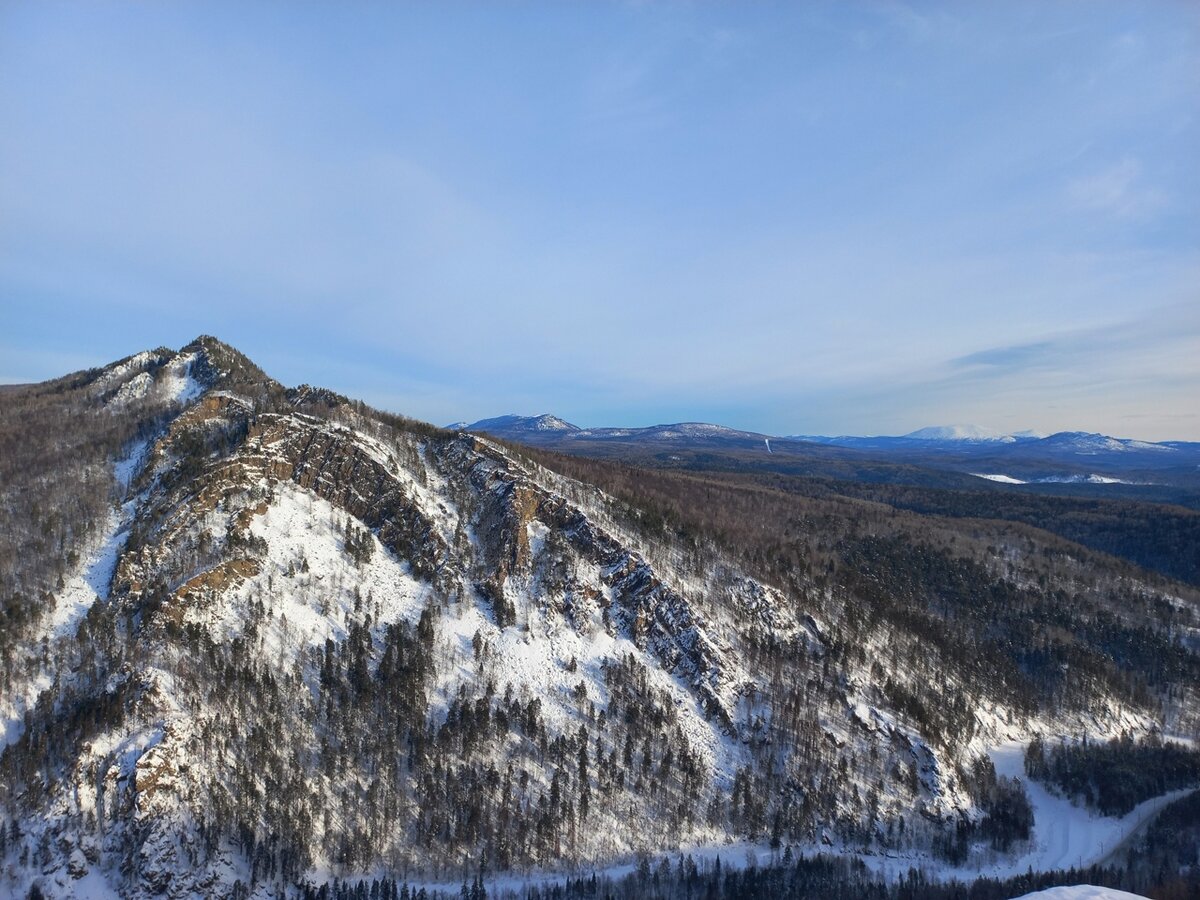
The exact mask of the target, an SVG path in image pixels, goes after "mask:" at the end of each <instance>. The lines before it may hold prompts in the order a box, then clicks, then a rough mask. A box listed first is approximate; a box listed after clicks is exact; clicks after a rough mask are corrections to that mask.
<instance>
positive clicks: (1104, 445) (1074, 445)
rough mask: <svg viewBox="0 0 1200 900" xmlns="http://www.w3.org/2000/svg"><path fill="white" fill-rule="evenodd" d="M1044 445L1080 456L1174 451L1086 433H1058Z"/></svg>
mask: <svg viewBox="0 0 1200 900" xmlns="http://www.w3.org/2000/svg"><path fill="white" fill-rule="evenodd" d="M1045 443H1046V444H1047V445H1053V446H1055V447H1059V448H1062V449H1064V450H1071V451H1073V452H1075V453H1082V454H1093V453H1120V452H1122V451H1129V450H1164V451H1170V450H1174V449H1176V448H1175V447H1172V446H1170V445H1169V444H1152V443H1150V442H1148V441H1135V440H1131V439H1128V438H1115V437H1109V436H1108V435H1106V434H1096V433H1090V432H1086V431H1060V432H1058V433H1057V434H1052V435H1050V436H1049V437H1048V438H1045Z"/></svg>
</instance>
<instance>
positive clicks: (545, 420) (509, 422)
mask: <svg viewBox="0 0 1200 900" xmlns="http://www.w3.org/2000/svg"><path fill="white" fill-rule="evenodd" d="M450 428H451V429H453V430H458V431H501V432H515V431H525V432H528V431H538V432H545V431H561V432H565V431H579V426H578V425H572V424H571V423H570V422H567V421H565V420H564V419H560V418H559V417H558V416H552V415H550V414H549V413H542V415H540V416H516V415H510V416H496V417H495V418H493V419H480V420H479V421H478V422H472V423H471V424H469V425H468V424H466V423H463V422H457V423H455V424H454V425H451V426H450Z"/></svg>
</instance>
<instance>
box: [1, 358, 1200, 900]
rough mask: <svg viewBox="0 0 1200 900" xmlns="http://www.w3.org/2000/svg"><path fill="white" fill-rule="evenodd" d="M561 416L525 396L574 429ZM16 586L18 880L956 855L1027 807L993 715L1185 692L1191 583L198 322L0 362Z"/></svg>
mask: <svg viewBox="0 0 1200 900" xmlns="http://www.w3.org/2000/svg"><path fill="white" fill-rule="evenodd" d="M539 420H540V421H543V422H546V421H547V417H537V418H536V419H534V420H533V422H534V423H536V422H537V421H539ZM555 423H560V424H555ZM547 424H548V425H549V427H546V428H539V427H538V426H537V425H536V424H531V423H530V422H529V420H524V421H521V420H518V421H515V422H514V421H513V420H511V419H509V420H508V425H507V426H506V427H509V428H516V429H520V428H524V429H525V430H524V431H523V432H522V433H525V434H547V433H554V434H559V435H563V436H570V435H581V434H582V433H583V432H584V431H585V430H584V429H578V430H573V429H572V428H570V427H561V426H565V425H566V423H561V422H560V420H553V421H551V422H548V423H547ZM601 431H604V432H606V433H607V432H609V431H612V430H601ZM633 431H635V432H645V433H644V434H642V433H639V434H637V435H636V439H637V440H647V441H652V440H661V441H663V442H664V443H666V444H667V445H669V446H671V447H674V446H680V444H679V442H681V441H698V442H701V445H702V446H703V445H705V444H706V443H708V444H712V445H716V444H719V443H720V442H722V441H724V442H737V441H748V442H751V443H752V444H753V445H754V449H755V452H758V446H759V443H760V442H762V441H765V440H766V439H765V438H764V437H763V436H761V435H754V434H750V433H745V432H731V431H730V430H728V429H719V428H714V427H713V426H696V425H693V424H684V425H676V426H659V427H658V428H657V429H637V430H633ZM510 433H511V432H510ZM655 434H656V435H658V436H659V437H658V438H654V437H652V435H655ZM568 439H570V438H569V437H568ZM605 439H611V440H616V441H621V440H629V439H630V438H629V436H628V435H626V436H625V437H624V438H617V437H616V436H615V435H609V436H608V437H606V438H605ZM714 442H715V443H714ZM818 449H823V448H818ZM669 452H670V451H669ZM762 452H763V454H764V455H765V454H766V452H767V451H766V449H765V448H763V450H762ZM964 477H966V476H964ZM0 622H2V625H3V627H0V676H2V681H0V688H2V690H0V723H2V725H3V745H2V753H0V823H6V824H7V827H5V828H0V840H2V843H0V893H7V894H11V895H18V896H23V895H25V894H26V893H27V892H28V891H30V890H34V889H36V890H37V891H38V892H40V893H41V894H43V895H48V896H73V895H80V894H92V895H96V896H105V895H109V894H113V893H116V894H119V895H121V896H125V897H149V896H158V895H161V894H164V893H169V894H171V895H173V896H190V895H200V896H264V897H266V896H275V895H277V894H278V893H281V892H286V891H290V892H292V895H295V894H296V893H297V892H301V893H302V892H304V891H308V892H309V895H310V896H315V895H316V894H315V892H316V891H318V889H319V888H320V886H321V885H326V884H328V883H329V882H330V881H331V880H332V879H334V878H337V879H341V880H342V881H339V884H343V885H344V884H345V881H344V880H346V879H350V880H353V879H356V878H363V877H365V878H372V877H378V878H383V879H385V881H384V882H383V885H384V886H383V887H380V886H379V883H377V884H376V888H375V890H376V891H377V892H378V891H382V890H390V889H391V888H394V887H395V886H396V882H398V881H401V880H405V881H411V882H420V883H433V884H449V885H451V888H450V890H451V891H452V892H454V893H455V894H457V887H456V886H457V884H458V883H459V882H461V881H464V880H465V879H468V878H473V877H475V876H476V875H478V874H479V873H480V872H481V871H486V872H487V873H489V877H490V875H491V874H492V873H504V872H509V873H520V872H527V871H529V870H530V869H531V868H533V867H537V868H540V869H547V870H556V869H557V870H562V869H565V868H567V867H571V866H577V865H586V866H604V865H617V864H628V863H629V862H630V860H633V859H635V855H636V854H638V853H644V852H659V851H663V852H674V851H675V850H677V849H678V848H680V847H685V846H686V847H691V848H725V847H726V846H727V842H729V841H739V842H749V843H750V844H751V845H761V846H764V847H766V846H768V845H770V844H771V843H772V842H774V846H776V847H779V846H781V845H782V844H783V843H785V842H786V843H788V844H789V845H791V844H795V845H797V846H801V845H804V846H812V847H825V848H830V849H833V850H836V851H837V852H841V853H847V854H849V853H854V852H863V853H878V854H884V853H895V852H904V853H906V854H913V857H912V858H913V859H914V860H925V861H927V862H936V861H937V860H953V861H956V862H957V863H958V864H977V863H979V861H981V860H982V859H983V858H984V857H985V856H988V855H992V854H995V853H997V852H1001V851H1007V850H1009V849H1011V848H1019V847H1021V846H1024V845H1023V844H1021V843H1020V842H1021V841H1022V840H1024V839H1025V838H1027V837H1028V834H1029V823H1028V822H1025V823H1024V824H1023V825H1022V824H1021V823H1022V822H1023V821H1024V820H1023V819H1022V818H1021V817H1020V816H1017V817H1015V818H1014V817H1013V816H1011V815H1008V814H1007V813H1005V810H1009V809H1011V808H1018V809H1025V808H1027V805H1028V804H1027V801H1023V800H1022V799H1021V798H1022V797H1024V794H1023V792H1022V789H1021V788H1020V786H1019V785H1017V784H1015V783H1014V782H1012V781H1011V780H1009V779H1008V778H1007V776H1003V777H1002V776H999V775H997V772H996V768H995V766H994V765H993V764H992V762H991V761H990V757H989V756H987V755H986V751H988V750H989V749H990V748H994V747H997V746H1000V745H1001V744H1003V743H1004V742H1005V741H1018V740H1019V741H1026V740H1029V739H1030V738H1031V737H1032V736H1034V735H1035V734H1044V735H1049V736H1051V737H1057V736H1060V735H1061V736H1066V735H1076V734H1079V733H1081V732H1089V733H1092V734H1108V733H1115V732H1117V731H1119V730H1122V729H1125V730H1129V731H1131V732H1137V733H1144V732H1149V731H1153V730H1162V731H1167V732H1171V733H1184V734H1195V733H1196V730H1197V727H1198V724H1200V696H1198V690H1200V689H1198V687H1197V686H1198V685H1200V656H1198V655H1197V649H1198V648H1197V643H1198V642H1197V636H1198V635H1200V596H1198V595H1197V592H1196V591H1195V590H1194V589H1192V588H1190V587H1189V586H1188V585H1186V584H1183V583H1180V582H1177V581H1173V580H1171V579H1169V578H1167V577H1164V576H1162V575H1157V574H1154V573H1151V572H1148V571H1146V570H1144V569H1139V568H1137V567H1135V566H1132V565H1130V564H1128V563H1125V562H1123V561H1121V560H1118V559H1116V558H1114V557H1112V556H1109V555H1106V554H1103V553H1098V552H1095V551H1093V550H1089V549H1087V548H1086V547H1084V546H1081V545H1080V544H1077V543H1072V542H1069V541H1066V540H1064V539H1062V538H1061V537H1056V536H1055V535H1052V534H1050V533H1049V532H1046V531H1043V530H1040V529H1038V528H1033V527H1030V526H1028V525H1023V524H1019V523H1013V522H1004V521H996V520H991V519H981V518H974V519H970V520H967V519H956V518H953V517H948V516H943V515H924V514H921V513H919V512H917V511H915V510H908V509H904V508H902V507H900V506H898V505H888V504H885V503H880V502H875V501H867V500H862V499H856V498H850V497H845V496H839V495H837V494H836V493H833V492H831V491H828V490H826V491H825V492H823V493H821V494H820V495H815V494H814V495H804V494H801V493H797V492H796V491H795V490H793V486H792V485H791V484H790V483H779V484H772V483H769V482H765V481H761V482H759V481H744V480H736V479H730V478H724V477H718V476H716V475H714V474H712V473H708V472H701V471H676V470H671V469H665V468H659V469H655V468H637V467H631V466H629V465H626V464H618V463H614V462H611V461H607V460H603V459H599V460H597V459H585V458H581V457H572V456H564V455H561V454H558V453H555V452H552V451H550V450H547V449H545V448H543V449H521V448H519V447H516V446H513V445H511V444H508V443H503V442H500V441H498V440H495V439H493V438H489V437H485V436H480V435H478V434H473V433H467V432H459V431H451V430H443V429H440V428H436V427H433V426H430V425H427V424H424V423H420V422H416V421H413V420H410V419H406V418H403V417H401V416H396V415H392V414H389V413H385V412H382V411H378V410H374V409H371V408H370V407H368V406H366V405H365V404H363V403H361V402H358V401H355V400H352V399H349V398H346V397H343V396H340V395H338V394H336V393H333V392H330V391H327V390H323V389H320V388H314V387H311V386H307V385H302V386H300V387H297V388H286V387H284V386H283V385H281V384H279V383H278V382H276V381H274V380H273V379H271V378H270V377H269V376H267V375H266V374H265V373H263V372H262V371H261V370H260V369H259V368H258V367H257V366H256V365H254V363H253V362H251V361H250V360H249V359H247V358H246V357H245V356H244V355H242V354H241V353H239V352H238V351H237V350H235V349H234V348H232V347H229V346H228V345H226V344H223V343H222V342H220V341H218V340H216V339H215V338H211V337H201V338H198V339H197V340H196V341H194V342H192V343H190V344H188V345H187V346H185V347H183V348H182V349H181V350H178V351H175V350H170V349H165V348H160V349H158V350H152V351H146V352H143V353H138V354H135V355H134V356H130V357H127V358H126V359H124V360H121V361H119V362H116V363H114V364H112V365H110V366H106V367H103V368H100V369H93V370H89V371H86V372H79V373H74V374H72V375H68V376H64V377H63V378H60V379H57V380H54V381H50V382H46V383H43V384H37V385H28V386H22V387H21V388H19V389H14V390H9V391H4V392H2V393H0ZM1023 802H1024V803H1026V806H1024V807H1023V806H1021V804H1022V803H1023ZM1014 804H1015V807H1014ZM1022 829H1023V830H1022ZM697 852H700V850H699V849H697ZM717 852H719V850H718V851H717ZM1014 852H1018V851H1015V850H1014ZM922 864H923V863H922ZM1021 871H1024V869H1023V868H1022V869H1021ZM388 885H390V887H388ZM363 890H366V889H365V888H364V889H363ZM326 895H328V894H326ZM339 896H340V895H339Z"/></svg>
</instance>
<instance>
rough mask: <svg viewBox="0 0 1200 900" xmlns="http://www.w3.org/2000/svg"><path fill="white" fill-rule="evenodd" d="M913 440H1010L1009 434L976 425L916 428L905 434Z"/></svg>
mask: <svg viewBox="0 0 1200 900" xmlns="http://www.w3.org/2000/svg"><path fill="white" fill-rule="evenodd" d="M905 437H906V438H909V439H910V440H914V441H1002V440H1012V439H1013V438H1012V437H1011V436H1010V435H1002V434H999V433H998V432H995V431H992V430H991V429H989V428H981V427H979V426H978V425H931V426H929V427H928V428H918V429H917V430H916V431H913V432H910V433H909V434H906V435H905Z"/></svg>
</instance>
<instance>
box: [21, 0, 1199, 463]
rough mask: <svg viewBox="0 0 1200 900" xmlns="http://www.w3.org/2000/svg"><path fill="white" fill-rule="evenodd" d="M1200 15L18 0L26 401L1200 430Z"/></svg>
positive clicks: (1019, 6)
mask: <svg viewBox="0 0 1200 900" xmlns="http://www.w3.org/2000/svg"><path fill="white" fill-rule="evenodd" d="M1197 160H1200V5H1197V4H1194V3H1185V2H1178V3H1173V2H1158V3H1155V2H1147V3H1139V4H1133V3H1104V2H1078V3H1072V2H1062V3H1053V2H1051V3H1047V2H1037V3H1021V2H1012V0H1005V2H1002V3H1001V2H996V3H991V4H980V3H968V4H937V3H921V4H913V5H906V4H903V3H866V2H863V3H854V2H848V3H841V2H839V3H827V4H821V3H806V4H778V5H776V4H767V3H762V4H733V3H730V4H717V3H704V4H684V3H667V4H616V3H613V4H601V3H590V4H574V3H569V4H563V3H547V4H537V3H511V4H489V5H472V4H465V3H463V4H420V5H412V6H404V5H394V4H384V3H349V4H346V3H337V4H334V3H306V4H283V3H246V2H237V3H232V2H230V3H220V2H216V3H203V4H186V3H163V4H146V3H129V4H108V3H87V4H80V5H59V4H54V3H43V2H37V3H11V2H7V0H0V316H2V318H0V380H2V381H27V380H36V379H42V378H47V377H51V376H53V375H57V374H61V373H63V372H65V371H69V370H73V369H78V368H82V367H86V366H90V365H97V364H102V363H105V362H108V361H110V360H112V359H115V358H117V357H120V356H124V355H126V354H129V353H132V352H135V351H137V350H139V349H142V348H145V347H150V346H158V345H164V344H165V345H169V346H180V345H182V344H183V343H186V342H187V341H188V340H190V339H191V338H192V337H194V336H195V335H196V334H198V333H202V332H204V333H212V334H216V335H217V336H219V337H221V338H222V339H224V340H226V341H228V342H230V343H232V344H234V345H235V346H238V347H239V348H240V349H242V350H243V351H245V352H246V353H247V354H249V355H250V356H251V357H252V358H253V359H255V360H256V361H257V362H259V363H260V364H261V365H262V366H263V367H264V368H265V369H266V370H267V371H268V372H270V373H271V374H273V375H275V376H276V377H278V378H279V379H280V380H282V381H284V382H286V383H299V382H302V381H308V382H312V383H318V384H323V385H326V386H329V387H332V388H335V389H337V390H340V391H343V392H345V393H348V394H351V395H353V396H358V397H362V398H363V399H366V400H368V401H369V402H372V403H375V404H376V405H379V406H382V407H385V408H388V409H392V410H396V411H399V412H403V413H406V414H409V415H413V416H417V417H420V418H424V419H428V420H432V421H434V422H438V423H446V422H450V421H454V420H459V419H467V420H471V419H476V418H481V417H484V416H490V415H498V414H501V413H506V412H520V413H539V412H547V411H548V412H554V413H557V414H559V415H562V416H564V417H565V418H568V419H570V420H571V421H574V422H577V423H579V424H582V425H606V424H625V425H638V424H651V423H655V422H664V421H679V420H706V421H718V422H722V423H725V424H729V425H733V426H738V427H744V428H751V429H754V430H759V431H765V432H769V433H871V434H874V433H902V432H906V431H910V430H913V429H915V428H918V427H920V426H924V425H929V424H935V423H936V424H940V423H949V422H972V423H976V424H980V425H984V426H987V427H992V428H997V429H1013V430H1015V429H1020V428H1038V429H1042V430H1046V431H1053V430H1060V429H1086V430H1098V431H1105V432H1108V433H1112V434H1118V435H1122V436H1133V437H1140V438H1147V439H1168V438H1181V439H1188V438H1190V439H1200V165H1197Z"/></svg>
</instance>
